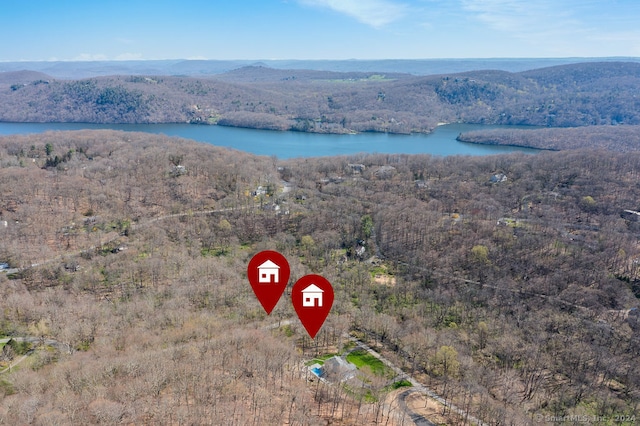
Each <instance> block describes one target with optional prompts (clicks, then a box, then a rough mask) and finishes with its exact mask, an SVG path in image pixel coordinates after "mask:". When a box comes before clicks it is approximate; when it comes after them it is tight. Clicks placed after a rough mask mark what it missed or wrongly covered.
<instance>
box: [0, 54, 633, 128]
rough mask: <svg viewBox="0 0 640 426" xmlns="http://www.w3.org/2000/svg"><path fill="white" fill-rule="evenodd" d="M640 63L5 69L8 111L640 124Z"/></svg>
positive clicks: (1, 112)
mask: <svg viewBox="0 0 640 426" xmlns="http://www.w3.org/2000/svg"><path fill="white" fill-rule="evenodd" d="M639 88H640V64H638V63H632V62H602V63H579V64H573V65H563V66H557V67H551V68H543V69H538V70H533V71H525V72H517V73H511V72H506V71H473V72H466V73H460V74H446V75H434V76H413V75H409V74H397V73H386V74H382V73H379V74H376V73H371V72H368V73H362V72H360V73H354V72H350V73H338V72H326V71H305V70H275V69H269V68H266V67H261V66H252V67H246V68H242V69H239V70H236V71H232V72H229V73H227V74H222V75H216V76H212V77H210V78H192V77H169V76H153V75H149V76H143V75H136V76H113V77H98V78H91V79H83V80H71V81H69V80H56V79H53V78H46V77H45V76H42V75H40V74H34V73H31V74H29V73H20V72H12V73H4V74H0V120H1V121H16V122H89V123H167V122H180V123H184V122H189V123H204V124H214V123H217V124H221V125H229V126H243V127H256V128H266V129H279V130H300V131H310V132H332V133H345V132H352V131H358V132H359V131H382V132H395V133H409V132H426V131H430V130H431V129H433V127H434V126H435V125H436V124H437V123H440V122H448V123H451V122H463V123H487V124H520V125H538V126H551V127H568V126H586V125H603V124H604V125H610V124H636V125H637V124H640V97H638V96H637V94H638V89H639Z"/></svg>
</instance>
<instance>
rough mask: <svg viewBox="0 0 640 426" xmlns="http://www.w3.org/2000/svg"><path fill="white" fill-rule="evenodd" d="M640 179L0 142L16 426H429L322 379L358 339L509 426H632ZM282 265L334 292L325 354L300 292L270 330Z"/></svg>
mask: <svg viewBox="0 0 640 426" xmlns="http://www.w3.org/2000/svg"><path fill="white" fill-rule="evenodd" d="M91 81H93V80H91ZM106 81H111V80H104V81H103V80H99V81H95V84H96V86H95V87H94V88H96V90H102V89H97V88H99V87H102V86H101V85H102V84H103V83H105V82H106ZM178 81H179V79H178V80H175V82H178ZM186 81H187V80H183V83H182V84H186V83H185V82H186ZM188 81H190V82H191V83H193V82H194V81H195V80H188ZM438 81H441V82H442V81H446V80H438ZM121 82H122V84H123V85H124V84H125V80H121ZM49 84H52V83H49ZM56 84H60V85H63V84H65V83H62V82H60V83H56ZM70 84H79V83H77V82H74V83H70ZM83 84H84V83H83ZM91 84H93V83H91ZM126 84H132V85H136V84H140V85H141V87H144V85H146V84H154V83H149V82H146V83H144V82H140V83H133V82H129V83H126ZM158 84H160V83H158ZM176 84H178V83H176ZM194 84H195V83H194ZM203 84H204V83H203ZM211 84H220V83H214V82H212V83H211ZM224 84H230V83H224ZM340 84H355V83H345V82H343V83H340ZM364 84H365V85H366V84H370V83H364ZM394 84H398V85H401V84H407V83H406V82H405V83H401V82H400V81H398V82H396V83H394ZM45 86H46V84H39V85H36V86H33V87H31V86H25V87H23V88H20V89H18V90H16V92H19V91H22V90H43V91H46V90H50V89H46V88H45ZM49 87H50V86H49ZM221 87H222V86H221ZM92 90H93V89H92ZM127 90H128V89H127ZM141 96H142V95H141ZM143 96H148V95H147V94H144V95H143ZM334 101H335V102H343V100H338V99H336V100H334ZM380 102H386V99H385V100H384V101H380ZM639 171H640V154H638V153H627V154H621V153H613V152H608V151H571V152H543V153H540V154H538V155H524V154H514V155H508V156H488V157H475V158H474V157H445V158H440V157H431V156H426V155H415V156H408V155H358V156H349V157H332V158H315V159H314V158H309V159H295V160H287V161H278V160H277V159H275V158H271V157H257V156H253V155H249V154H245V153H241V152H237V151H230V150H226V149H221V148H217V147H213V146H210V145H205V144H197V143H194V142H190V141H186V140H180V139H171V138H166V137H162V136H156V135H148V134H138V133H124V132H111V131H96V132H56V133H47V134H42V135H32V136H19V137H18V136H12V137H4V138H1V139H0V191H1V194H0V263H8V267H9V268H10V271H11V272H10V273H6V272H0V299H1V300H2V301H3V302H2V310H0V335H4V336H8V337H16V338H17V337H33V338H35V339H36V340H35V342H36V343H32V344H31V346H32V348H33V349H35V351H34V352H33V353H31V354H30V355H28V356H27V358H26V360H25V361H24V362H23V363H21V364H19V366H18V367H15V368H13V369H12V370H11V371H3V370H4V368H5V366H7V365H8V363H10V362H14V361H15V360H17V359H18V358H19V357H20V356H21V355H20V354H21V353H28V348H27V349H25V348H24V347H22V346H20V345H17V344H16V343H13V344H12V345H13V346H9V344H8V343H7V344H6V345H5V346H4V348H0V354H1V355H2V357H3V358H0V372H1V373H0V423H2V422H4V423H8V424H26V423H33V424H56V423H57V424H95V423H107V424H115V423H125V424H144V423H148V424H153V423H185V424H202V423H208V422H212V423H219V422H218V421H217V420H212V419H225V422H226V423H229V424H274V425H275V424H283V423H286V424H305V425H307V424H326V423H327V422H329V423H332V424H376V423H377V424H390V425H391V424H395V425H401V424H404V425H408V424H411V423H410V418H409V417H408V415H407V413H406V411H403V410H401V409H400V408H397V407H398V406H397V405H395V402H394V401H395V398H396V397H397V395H398V394H397V393H394V391H392V390H391V389H389V387H388V385H387V383H385V382H383V381H379V380H372V381H370V382H369V383H367V384H366V387H365V386H363V389H364V391H366V392H363V391H359V390H357V389H350V388H348V387H346V386H341V385H339V384H335V383H324V382H319V381H314V382H310V381H308V376H307V373H306V367H305V363H307V362H308V361H309V360H312V359H313V358H315V357H318V356H323V355H325V354H331V353H335V352H337V351H340V350H341V348H343V347H344V346H345V345H348V344H349V342H348V340H347V339H346V338H345V337H344V336H345V334H346V333H351V335H353V336H357V337H359V338H361V339H364V340H366V341H367V342H368V343H369V344H370V345H372V346H374V347H375V348H376V349H377V350H378V351H380V352H381V353H383V354H384V355H385V356H387V357H388V358H389V359H391V360H392V361H393V363H394V364H395V365H397V366H401V367H402V368H403V369H404V370H405V371H406V372H407V373H410V374H412V375H413V376H415V377H417V378H419V379H420V380H421V381H422V382H423V383H425V384H427V385H428V386H430V387H431V388H433V389H434V390H436V391H437V392H438V393H439V394H440V395H441V396H443V398H444V399H446V400H447V401H448V402H452V403H454V404H455V405H456V406H457V407H462V409H463V410H464V411H465V412H466V413H468V414H470V415H473V416H475V417H476V418H478V419H480V420H482V421H483V422H484V423H486V424H492V425H498V424H532V423H533V420H534V419H540V417H538V416H568V415H583V416H602V417H607V418H609V419H612V420H611V422H613V421H614V420H613V419H616V422H617V423H618V424H633V422H634V421H633V420H632V419H636V420H637V419H638V416H639V415H640V413H639V412H638V409H639V404H640V365H639V364H638V362H637V360H638V357H639V356H640V317H639V316H638V310H637V307H638V305H639V304H640V303H639V298H640V266H639V264H640V262H639V259H640V248H639V247H638V244H637V241H638V237H639V236H640V224H639V222H638V219H637V218H638V216H639V215H640V214H638V213H635V212H637V211H638V210H640V205H638V200H639V199H640V186H638V185H637V181H638V179H639V177H640V176H639V173H640V172H639ZM258 187H262V188H261V190H260V191H257V189H258ZM264 249H274V250H278V251H280V252H281V253H283V254H284V255H285V256H286V257H287V259H288V260H289V262H290V264H291V275H292V276H291V280H292V282H295V280H297V279H298V278H299V277H301V276H303V275H305V274H308V273H319V274H322V275H323V276H325V277H327V278H328V279H329V280H330V281H331V283H332V284H333V287H334V289H335V293H336V295H335V302H334V306H333V309H332V312H331V314H330V315H329V318H328V320H327V322H326V323H325V325H324V327H323V328H322V330H321V331H320V333H319V335H318V336H317V337H316V339H315V341H311V340H310V339H309V338H308V337H307V335H306V333H305V331H304V329H303V328H302V327H301V325H300V323H299V322H298V320H297V318H295V313H294V311H293V309H292V307H291V304H290V303H288V302H286V301H285V300H284V299H286V298H287V295H288V293H286V294H285V296H284V297H283V300H281V301H280V303H279V304H278V305H277V306H276V308H275V310H274V312H273V313H272V315H271V316H270V317H266V316H265V314H264V311H263V310H262V308H261V306H260V305H259V303H258V301H257V300H256V299H255V297H254V296H253V294H252V291H251V288H250V286H249V284H248V282H247V280H246V276H245V273H246V267H247V262H248V260H249V259H250V258H251V256H253V254H255V253H256V252H258V251H260V250H264ZM288 320H290V321H291V322H289V321H288ZM0 337H1V336H0ZM51 340H53V341H55V342H57V343H55V344H53V343H51ZM15 341H16V340H14V342H15ZM38 342H39V343H38ZM47 342H49V343H47ZM0 345H1V344H0ZM441 414H442V415H443V416H444V417H443V418H444V419H445V420H444V421H445V422H446V423H448V424H462V422H463V420H462V419H461V418H460V416H458V415H457V414H456V413H454V412H452V411H451V410H448V409H447V408H446V407H443V406H441ZM634 416H635V417H634ZM544 418H545V417H542V419H544ZM227 420H228V422H227Z"/></svg>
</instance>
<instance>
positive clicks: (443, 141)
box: [0, 123, 538, 159]
mask: <svg viewBox="0 0 640 426" xmlns="http://www.w3.org/2000/svg"><path fill="white" fill-rule="evenodd" d="M500 127H509V128H514V127H515V126H484V125H475V124H447V125H443V126H439V127H438V128H437V129H436V130H435V131H434V132H433V133H431V134H428V135H424V134H412V135H392V134H387V133H359V134H356V135H328V134H317V133H302V132H279V131H271V130H255V129H243V128H235V127H223V126H199V125H193V124H85V123H0V135H12V134H29V133H42V132H46V131H49V130H80V129H111V130H124V131H134V132H147V133H157V134H165V135H167V136H179V137H182V138H186V139H193V140H196V141H198V142H204V143H210V144H213V145H217V146H223V147H229V148H234V149H238V150H241V151H247V152H251V153H253V154H258V155H275V156H276V157H278V158H282V159H286V158H295V157H317V156H331V155H343V154H355V153H362V152H367V153H390V154H432V155H438V156H447V155H491V154H503V153H508V152H515V151H517V152H527V153H536V152H538V151H537V150H534V149H529V148H518V147H512V146H492V145H476V144H469V143H464V142H458V141H457V140H456V137H457V136H458V134H460V133H461V132H468V131H471V130H480V129H494V128H500Z"/></svg>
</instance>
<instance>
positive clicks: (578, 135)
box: [457, 126, 640, 152]
mask: <svg viewBox="0 0 640 426" xmlns="http://www.w3.org/2000/svg"><path fill="white" fill-rule="evenodd" d="M457 139H458V140H459V141H461V142H469V143H479V144H485V145H512V146H525V147H530V148H538V149H549V150H554V151H561V150H566V149H580V148H598V149H607V150H611V151H618V152H630V151H638V150H639V149H640V126H588V127H571V128H563V129H559V128H544V129H492V130H478V131H473V132H464V133H461V134H460V135H459V136H458V138H457Z"/></svg>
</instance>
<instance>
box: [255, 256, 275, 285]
mask: <svg viewBox="0 0 640 426" xmlns="http://www.w3.org/2000/svg"><path fill="white" fill-rule="evenodd" d="M278 281H280V267H279V266H278V265H276V264H275V263H273V262H272V261H270V260H267V261H266V262H264V263H263V264H262V265H260V266H258V282H259V283H261V284H278Z"/></svg>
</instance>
